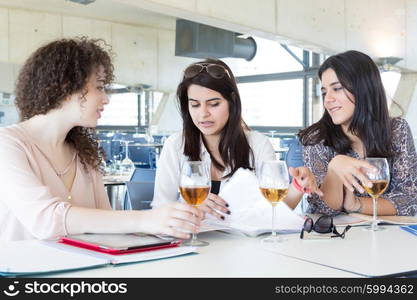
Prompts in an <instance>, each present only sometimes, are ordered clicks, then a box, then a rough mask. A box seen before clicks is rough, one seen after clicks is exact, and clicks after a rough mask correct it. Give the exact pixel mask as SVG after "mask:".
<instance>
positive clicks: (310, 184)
mask: <svg viewBox="0 0 417 300" xmlns="http://www.w3.org/2000/svg"><path fill="white" fill-rule="evenodd" d="M288 171H289V172H290V175H291V176H292V177H293V178H296V179H297V182H298V183H299V185H300V186H301V187H302V188H303V190H304V192H305V193H308V194H310V193H315V194H317V195H319V196H320V197H322V196H323V192H322V191H321V190H320V189H319V187H318V186H317V182H316V177H315V176H314V174H313V172H311V170H310V169H309V168H307V167H297V168H293V167H290V168H289V169H288Z"/></svg>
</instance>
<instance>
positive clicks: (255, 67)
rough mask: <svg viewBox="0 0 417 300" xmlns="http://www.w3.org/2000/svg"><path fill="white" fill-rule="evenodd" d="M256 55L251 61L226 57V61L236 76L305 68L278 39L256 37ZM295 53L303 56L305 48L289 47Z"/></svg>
mask: <svg viewBox="0 0 417 300" xmlns="http://www.w3.org/2000/svg"><path fill="white" fill-rule="evenodd" d="M254 39H255V41H256V48H257V49H256V55H255V57H254V58H253V59H252V60H251V61H246V60H243V59H241V58H240V59H238V58H225V59H223V60H224V62H225V63H226V64H227V65H228V66H229V67H230V68H231V69H232V71H233V74H234V75H235V76H247V75H259V74H272V73H279V72H289V71H301V70H302V69H303V68H302V66H301V64H300V63H298V62H297V61H296V60H295V59H294V58H293V57H292V56H291V55H290V54H289V53H288V51H286V50H285V49H284V48H283V47H282V46H281V45H280V44H279V43H278V42H277V41H271V40H267V39H263V38H258V37H254ZM289 49H290V50H291V51H293V52H294V54H296V55H298V56H299V57H302V54H303V53H302V52H303V50H302V49H300V48H296V47H289Z"/></svg>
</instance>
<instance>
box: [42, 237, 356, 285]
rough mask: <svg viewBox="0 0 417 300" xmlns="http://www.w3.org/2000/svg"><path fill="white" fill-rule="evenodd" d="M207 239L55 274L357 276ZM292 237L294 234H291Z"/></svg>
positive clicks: (244, 242) (234, 240)
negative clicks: (165, 254)
mask: <svg viewBox="0 0 417 300" xmlns="http://www.w3.org/2000/svg"><path fill="white" fill-rule="evenodd" d="M199 237H200V238H201V239H203V240H206V241H208V242H210V245H209V246H207V247H202V248H199V250H198V251H199V254H195V255H194V254H191V255H186V256H182V257H174V258H169V259H164V260H157V261H150V262H144V263H136V264H128V265H119V266H116V267H105V268H97V269H89V270H83V271H75V272H66V273H57V274H52V275H50V276H54V277H90V278H91V277H360V276H358V275H356V274H352V273H348V272H344V271H341V270H336V269H333V268H329V267H325V266H320V265H317V264H314V263H310V262H305V261H301V260H298V259H294V258H289V257H286V256H284V255H280V254H278V253H274V252H271V251H269V250H267V249H263V247H262V246H261V244H260V242H259V240H258V239H256V238H248V237H243V236H238V235H235V234H227V233H223V232H205V233H201V234H199ZM291 238H296V235H292V237H291Z"/></svg>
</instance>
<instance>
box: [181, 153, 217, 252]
mask: <svg viewBox="0 0 417 300" xmlns="http://www.w3.org/2000/svg"><path fill="white" fill-rule="evenodd" d="M210 183H211V179H210V172H209V168H208V165H207V164H205V163H203V162H201V161H186V162H185V163H184V164H183V166H182V168H181V178H180V187H179V189H180V194H181V196H182V198H183V199H184V200H185V202H187V203H188V204H189V205H192V206H195V207H198V206H199V205H201V204H202V203H203V202H204V200H206V198H207V196H208V194H209V192H210V186H211V184H210ZM183 244H184V245H186V246H194V247H202V246H207V245H208V244H209V243H208V242H205V241H200V240H198V239H197V234H196V233H194V232H193V234H192V238H191V240H190V241H185V242H184V243H183Z"/></svg>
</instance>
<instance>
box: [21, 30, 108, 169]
mask: <svg viewBox="0 0 417 300" xmlns="http://www.w3.org/2000/svg"><path fill="white" fill-rule="evenodd" d="M99 66H103V67H104V70H105V72H106V78H105V84H109V83H110V82H112V80H113V77H114V76H113V64H112V62H111V49H110V46H109V45H107V44H106V43H105V42H104V41H103V40H99V39H88V38H86V37H82V38H74V39H60V40H57V41H53V42H50V43H48V44H46V45H44V46H42V47H41V48H39V49H38V50H36V51H35V52H34V53H33V54H32V55H31V56H30V57H29V58H28V59H27V60H26V62H25V63H24V65H23V67H22V68H21V70H20V73H19V76H18V79H17V83H16V100H15V102H16V106H17V108H18V109H19V113H20V120H21V121H24V120H28V119H30V118H32V117H33V116H36V115H43V114H46V113H48V112H49V111H50V110H52V109H55V108H59V107H61V105H62V102H63V101H64V100H65V98H66V97H68V96H69V95H72V94H74V93H76V92H80V91H81V92H82V93H83V94H84V95H85V94H86V93H87V91H85V89H86V85H87V81H88V79H89V78H90V76H91V75H92V74H93V72H96V71H97V68H98V67H99ZM65 141H66V142H67V143H68V144H70V145H71V146H73V147H74V149H75V150H76V151H77V153H78V156H79V158H80V161H81V163H82V164H83V166H84V167H85V168H87V166H89V167H91V168H93V169H96V170H98V169H99V165H100V161H101V157H102V151H100V150H99V146H98V143H97V138H96V134H95V129H93V128H86V127H81V126H77V127H74V128H72V129H71V130H70V131H69V132H68V134H67V136H66V138H65Z"/></svg>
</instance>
